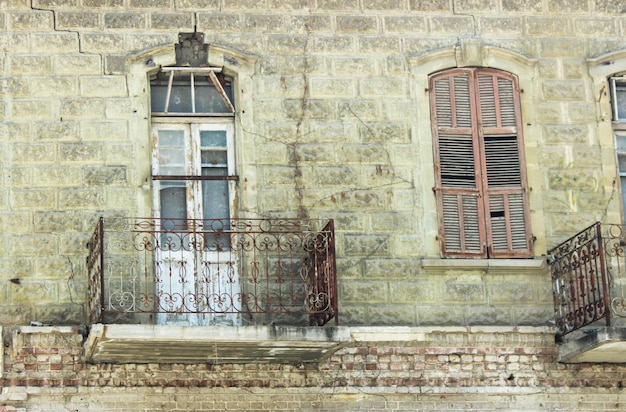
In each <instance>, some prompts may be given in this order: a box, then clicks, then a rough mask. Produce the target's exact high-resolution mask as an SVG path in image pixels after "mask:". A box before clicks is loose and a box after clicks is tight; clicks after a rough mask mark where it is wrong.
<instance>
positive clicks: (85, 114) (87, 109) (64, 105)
mask: <svg viewBox="0 0 626 412" xmlns="http://www.w3.org/2000/svg"><path fill="white" fill-rule="evenodd" d="M104 107H105V106H104V101H103V100H102V99H81V98H69V99H63V100H61V104H60V109H59V110H60V114H61V117H62V118H67V119H97V118H102V117H103V116H104Z"/></svg>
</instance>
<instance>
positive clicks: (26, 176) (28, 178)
mask: <svg viewBox="0 0 626 412" xmlns="http://www.w3.org/2000/svg"><path fill="white" fill-rule="evenodd" d="M4 175H5V176H6V181H5V183H6V186H7V187H32V186H33V168H32V167H7V168H6V169H4Z"/></svg>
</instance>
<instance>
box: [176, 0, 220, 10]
mask: <svg viewBox="0 0 626 412" xmlns="http://www.w3.org/2000/svg"><path fill="white" fill-rule="evenodd" d="M174 5H175V8H176V9H177V10H181V9H191V10H192V11H198V10H205V9H213V10H218V9H219V7H220V1H219V0H175V1H174Z"/></svg>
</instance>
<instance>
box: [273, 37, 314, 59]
mask: <svg viewBox="0 0 626 412" xmlns="http://www.w3.org/2000/svg"><path fill="white" fill-rule="evenodd" d="M307 42H308V39H307V37H306V36H304V35H298V34H296V35H290V36H287V35H273V36H271V37H270V40H269V42H268V45H267V51H268V52H270V53H277V54H290V53H291V52H293V51H294V50H303V51H304V50H305V48H306V47H307Z"/></svg>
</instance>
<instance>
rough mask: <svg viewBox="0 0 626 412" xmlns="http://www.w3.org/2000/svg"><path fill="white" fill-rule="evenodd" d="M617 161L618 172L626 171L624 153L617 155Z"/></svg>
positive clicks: (625, 156) (625, 155)
mask: <svg viewBox="0 0 626 412" xmlns="http://www.w3.org/2000/svg"><path fill="white" fill-rule="evenodd" d="M617 163H618V165H619V172H620V174H622V173H626V154H620V155H618V156H617Z"/></svg>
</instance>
